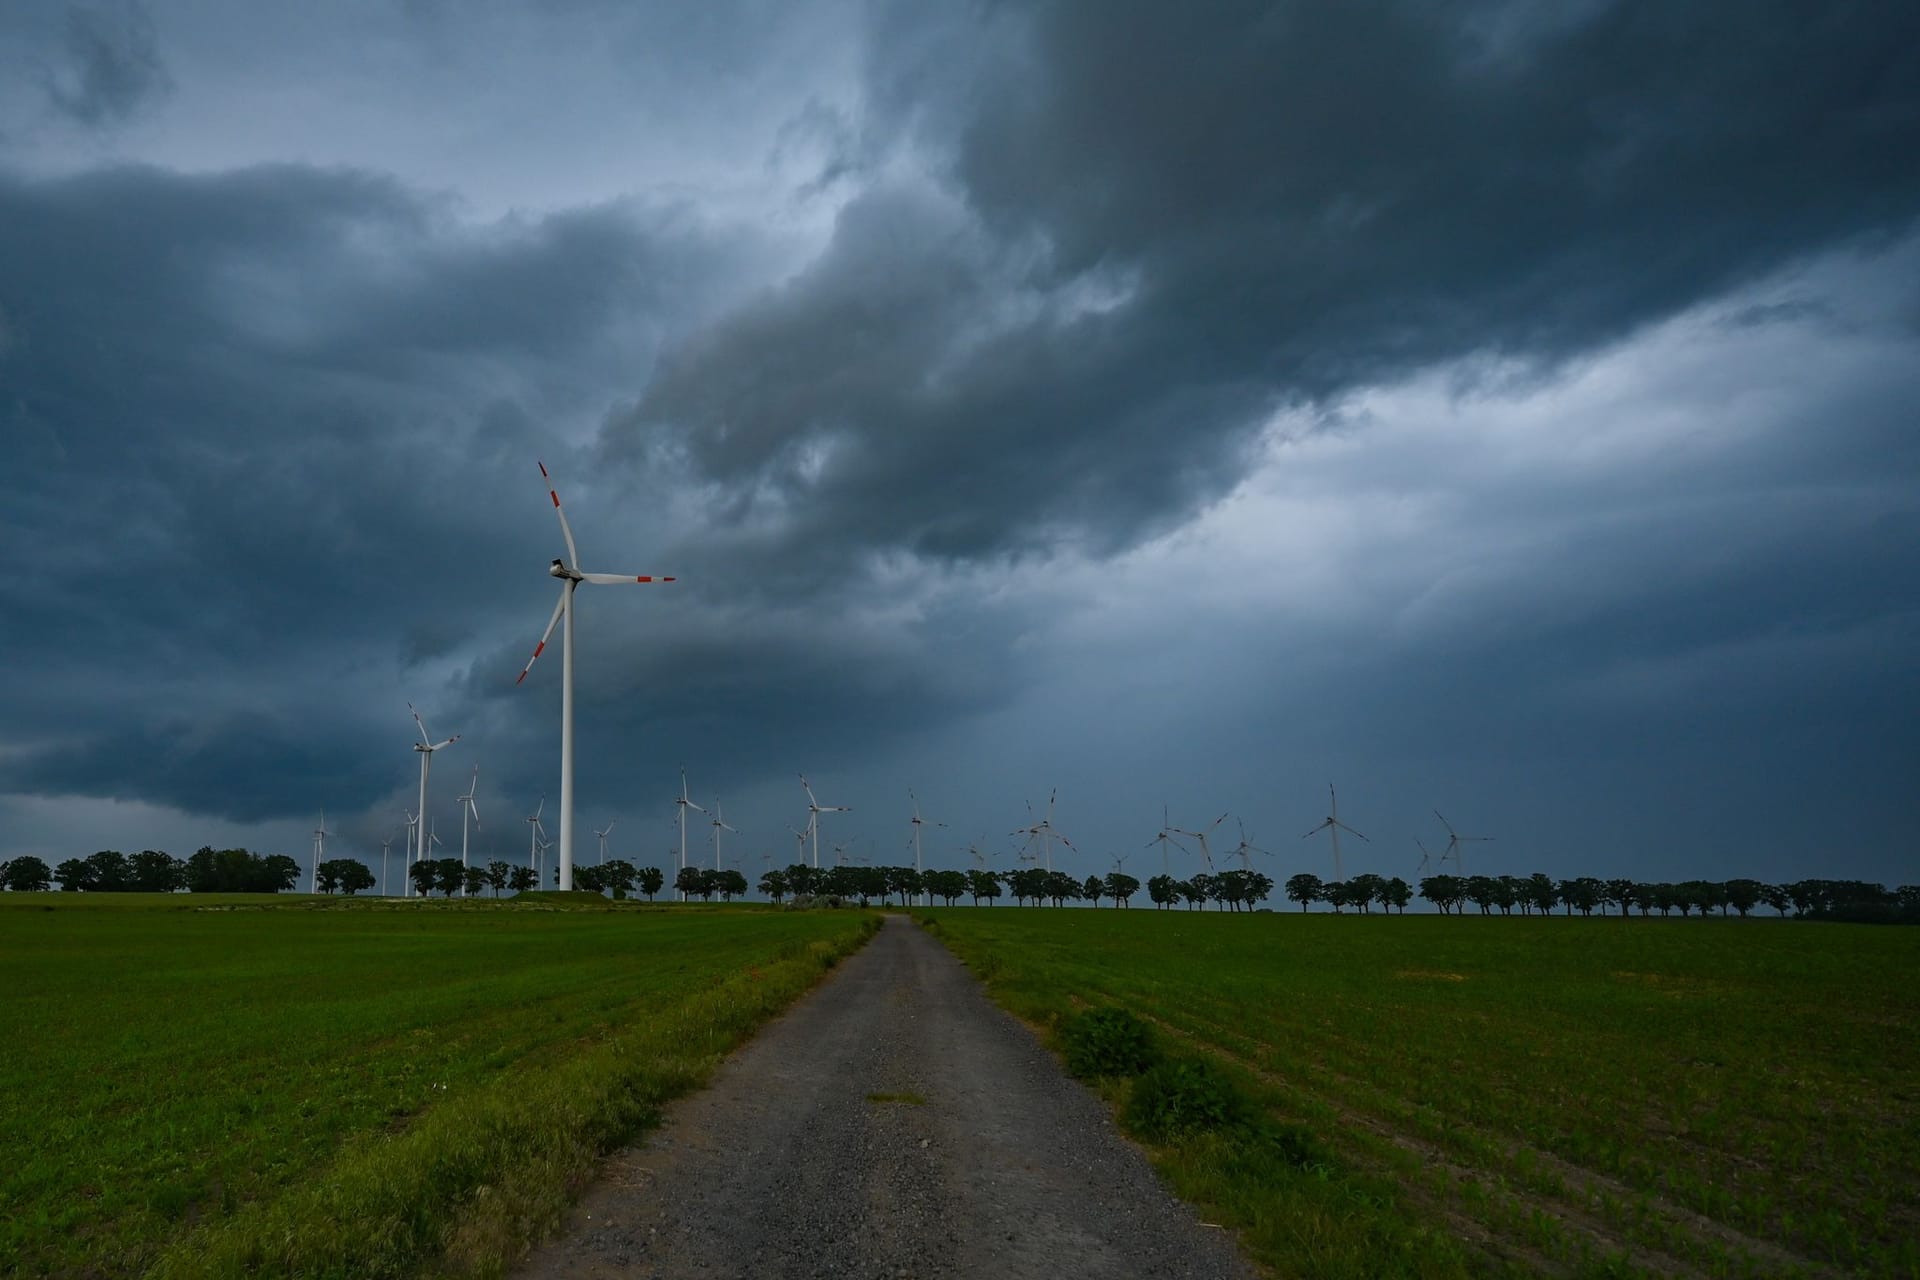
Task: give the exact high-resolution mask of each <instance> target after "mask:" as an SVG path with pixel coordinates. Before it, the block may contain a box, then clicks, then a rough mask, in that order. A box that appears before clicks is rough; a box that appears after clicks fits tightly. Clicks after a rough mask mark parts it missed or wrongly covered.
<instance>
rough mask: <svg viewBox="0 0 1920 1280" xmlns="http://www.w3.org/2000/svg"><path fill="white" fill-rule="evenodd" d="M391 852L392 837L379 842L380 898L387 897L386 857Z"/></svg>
mask: <svg viewBox="0 0 1920 1280" xmlns="http://www.w3.org/2000/svg"><path fill="white" fill-rule="evenodd" d="M392 852H393V837H392V836H388V837H387V838H386V839H385V840H382V841H381V842H380V896H381V897H383V898H384V897H386V896H387V855H388V854H390V853H392Z"/></svg>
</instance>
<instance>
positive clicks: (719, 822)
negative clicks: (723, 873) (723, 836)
mask: <svg viewBox="0 0 1920 1280" xmlns="http://www.w3.org/2000/svg"><path fill="white" fill-rule="evenodd" d="M708 825H709V826H711V827H712V828H713V869H714V870H715V871H718V870H719V869H720V833H721V832H722V831H731V832H733V834H735V835H739V834H740V830H739V828H737V827H730V826H728V825H727V819H726V817H725V815H723V814H722V813H721V812H720V797H719V796H715V797H714V798H713V817H712V818H711V819H710V820H709V821H708Z"/></svg>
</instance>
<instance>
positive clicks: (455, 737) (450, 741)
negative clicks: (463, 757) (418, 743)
mask: <svg viewBox="0 0 1920 1280" xmlns="http://www.w3.org/2000/svg"><path fill="white" fill-rule="evenodd" d="M458 741H460V735H459V734H457V733H456V734H454V735H453V736H452V737H451V738H448V739H447V740H446V741H444V742H436V743H434V744H433V745H432V746H430V747H428V748H427V750H429V751H438V750H439V749H440V748H442V747H450V746H452V745H453V744H454V743H456V742H458Z"/></svg>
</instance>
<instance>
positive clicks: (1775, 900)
mask: <svg viewBox="0 0 1920 1280" xmlns="http://www.w3.org/2000/svg"><path fill="white" fill-rule="evenodd" d="M1760 900H1761V901H1762V902H1764V903H1766V904H1767V905H1768V906H1770V907H1772V908H1773V909H1774V911H1775V912H1776V913H1777V914H1779V915H1781V916H1785V915H1786V914H1787V908H1788V907H1790V906H1792V905H1793V899H1792V898H1791V897H1789V896H1788V895H1787V891H1786V890H1785V889H1784V888H1782V887H1781V886H1779V885H1777V884H1764V885H1761V886H1760Z"/></svg>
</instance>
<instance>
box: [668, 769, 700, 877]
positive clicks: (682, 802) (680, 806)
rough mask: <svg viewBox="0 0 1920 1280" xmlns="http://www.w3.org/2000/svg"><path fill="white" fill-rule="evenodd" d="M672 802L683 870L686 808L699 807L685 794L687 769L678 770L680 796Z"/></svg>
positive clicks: (685, 847) (681, 868) (685, 866)
mask: <svg viewBox="0 0 1920 1280" xmlns="http://www.w3.org/2000/svg"><path fill="white" fill-rule="evenodd" d="M673 803H674V807H675V809H676V810H677V811H678V812H679V814H680V870H682V871H685V870H686V869H687V810H689V809H700V806H699V805H697V804H695V803H694V802H693V799H692V798H691V797H690V796H688V795H687V771H686V770H685V769H682V770H681V771H680V798H679V799H677V800H675V801H674V802H673ZM700 812H701V813H705V812H706V810H705V809H700ZM686 896H687V895H686V894H684V893H683V894H681V895H680V897H681V898H682V899H683V900H684V899H685V898H686Z"/></svg>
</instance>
